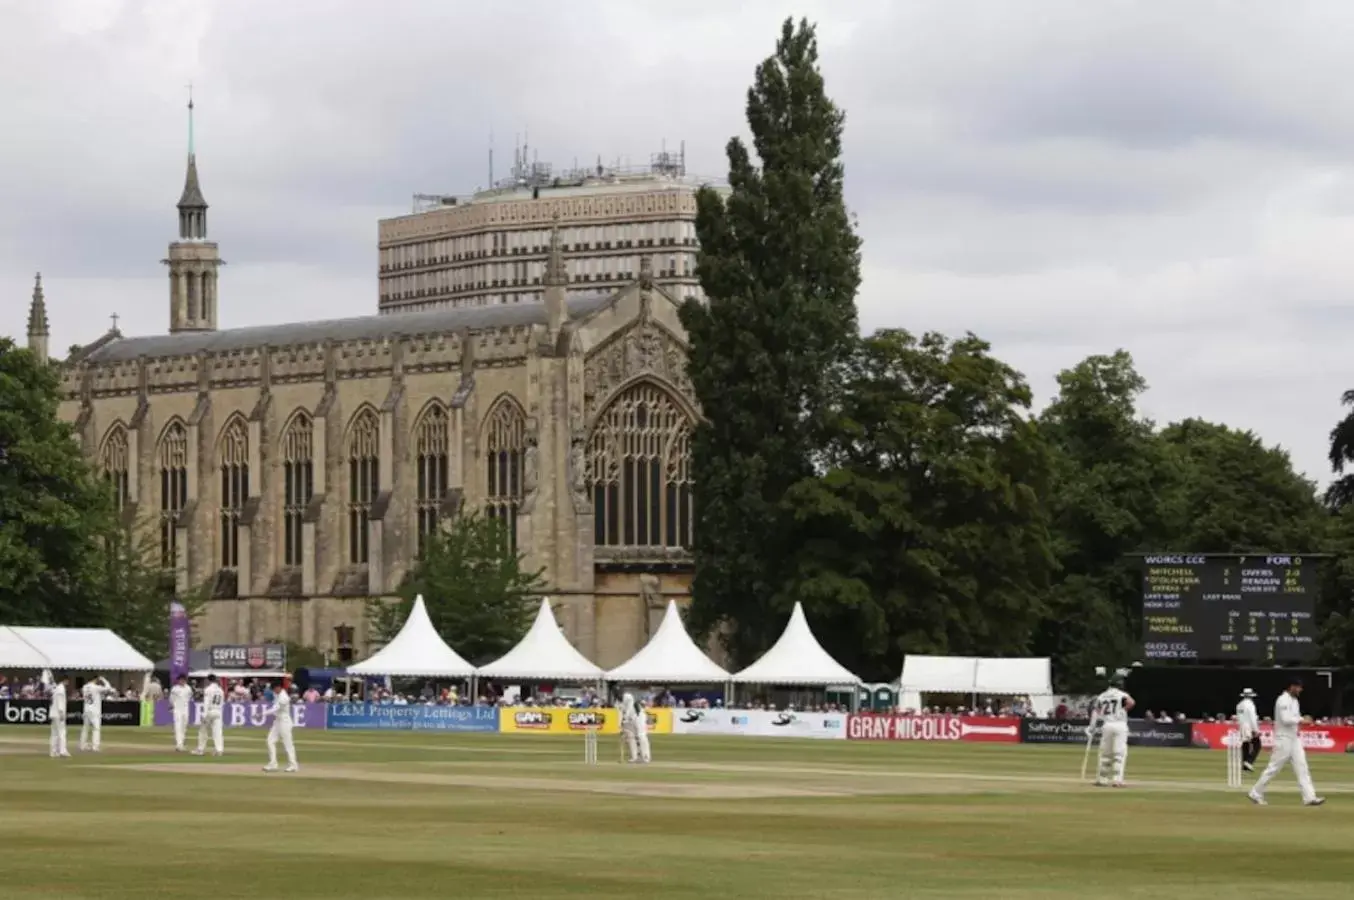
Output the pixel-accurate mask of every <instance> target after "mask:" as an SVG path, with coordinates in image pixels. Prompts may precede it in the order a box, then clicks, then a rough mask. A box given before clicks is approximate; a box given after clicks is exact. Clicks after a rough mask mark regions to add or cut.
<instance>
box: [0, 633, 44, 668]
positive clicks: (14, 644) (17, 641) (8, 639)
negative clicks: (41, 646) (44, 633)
mask: <svg viewBox="0 0 1354 900" xmlns="http://www.w3.org/2000/svg"><path fill="white" fill-rule="evenodd" d="M50 668H51V663H49V662H47V658H46V657H44V656H43V655H42V654H41V653H39V652H38V651H37V648H35V647H34V646H33V645H32V644H29V643H27V642H26V641H24V639H23V638H21V637H19V636H18V635H17V634H15V633H14V629H13V628H5V627H0V669H50Z"/></svg>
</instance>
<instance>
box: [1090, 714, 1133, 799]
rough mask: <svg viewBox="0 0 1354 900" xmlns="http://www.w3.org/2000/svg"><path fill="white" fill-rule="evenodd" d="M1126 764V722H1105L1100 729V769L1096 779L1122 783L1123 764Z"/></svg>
mask: <svg viewBox="0 0 1354 900" xmlns="http://www.w3.org/2000/svg"><path fill="white" fill-rule="evenodd" d="M1127 764H1128V723H1127V722H1106V723H1105V724H1104V725H1103V726H1101V729H1100V771H1099V773H1098V775H1097V777H1096V781H1098V782H1102V783H1103V782H1105V781H1106V780H1112V781H1113V783H1114V784H1123V783H1124V766H1125V765H1127Z"/></svg>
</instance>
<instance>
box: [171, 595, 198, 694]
mask: <svg viewBox="0 0 1354 900" xmlns="http://www.w3.org/2000/svg"><path fill="white" fill-rule="evenodd" d="M192 628H193V625H192V623H191V622H190V621H189V620H188V610H186V609H184V608H183V604H182V603H179V602H177V601H175V602H173V603H170V604H169V680H170V681H171V682H174V681H178V680H179V676H180V675H187V674H188V651H189V650H190V649H191V648H192V646H193V636H192Z"/></svg>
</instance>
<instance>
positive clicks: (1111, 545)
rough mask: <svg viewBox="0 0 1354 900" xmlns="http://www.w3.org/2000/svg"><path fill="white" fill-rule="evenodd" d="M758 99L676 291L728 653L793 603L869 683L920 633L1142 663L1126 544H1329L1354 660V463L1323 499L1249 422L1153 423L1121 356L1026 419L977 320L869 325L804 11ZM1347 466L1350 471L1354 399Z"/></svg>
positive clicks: (702, 600) (1087, 669)
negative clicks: (682, 289)
mask: <svg viewBox="0 0 1354 900" xmlns="http://www.w3.org/2000/svg"><path fill="white" fill-rule="evenodd" d="M747 116H748V124H749V126H750V131H751V135H752V146H751V148H749V147H748V146H747V145H745V144H744V142H743V141H742V140H740V139H737V138H735V139H733V140H731V141H730V142H729V144H728V149H727V153H728V159H729V170H730V171H729V182H730V191H729V192H728V193H727V195H723V196H722V195H721V194H719V193H717V192H715V191H713V190H704V191H702V192H701V193H700V195H699V197H698V215H697V222H696V231H697V237H698V242H699V245H700V253H699V257H698V267H697V274H698V276H699V277H700V279H701V284H702V287H703V288H704V291H705V294H706V297H707V298H708V299H707V302H706V303H703V304H702V303H695V302H688V303H687V304H686V305H685V306H684V308H683V310H682V320H683V323H684V325H685V327H686V329H687V331H688V334H689V337H690V341H691V353H690V361H689V373H690V376H691V380H692V384H693V386H694V388H695V391H696V394H697V397H698V399H699V401H700V405H701V408H702V410H703V412H704V415H705V418H704V420H703V421H702V422H701V423H699V425H698V427H697V428H696V432H695V435H694V445H693V472H694V478H695V481H696V493H695V496H696V505H697V506H696V525H697V528H696V539H695V540H696V545H695V548H694V552H695V564H696V574H695V582H694V585H693V602H692V606H691V611H690V618H691V622H692V625H693V627H694V628H695V629H696V630H698V631H701V632H704V633H707V634H710V633H714V634H718V635H719V636H720V638H721V640H722V641H723V643H724V644H725V646H726V648H727V650H728V651H729V654H730V656H731V657H732V662H733V664H734V665H744V664H747V663H749V662H751V661H752V660H753V659H754V658H755V657H756V656H757V655H758V654H760V653H761V652H762V651H763V650H765V649H766V648H767V647H768V646H769V645H770V644H771V642H773V641H774V640H775V638H776V636H777V634H778V632H779V630H780V628H781V627H783V624H784V621H785V618H786V614H787V613H788V611H789V609H790V608H791V607H792V605H793V604H794V603H795V602H796V601H802V602H803V604H804V606H805V609H806V611H807V612H808V613H809V615H810V617H811V618H812V620H813V622H814V628H815V632H816V633H817V634H818V636H819V638H820V639H821V640H822V642H823V644H824V646H825V647H826V648H827V649H828V650H829V651H830V652H832V654H833V655H834V656H836V657H837V658H838V659H839V660H840V661H841V662H842V663H844V664H845V665H847V666H848V667H850V668H852V669H853V670H854V671H856V672H858V673H860V674H861V675H862V676H863V677H866V678H867V679H880V680H892V679H893V678H896V677H897V673H898V672H899V670H900V666H901V663H902V659H903V656H904V654H906V653H937V654H972V655H1023V654H1034V655H1041V656H1042V655H1047V656H1050V657H1052V659H1053V661H1054V670H1055V677H1056V678H1057V680H1058V681H1059V682H1060V683H1061V685H1062V686H1063V687H1065V688H1075V687H1081V686H1085V684H1086V682H1087V681H1088V680H1089V679H1090V678H1091V677H1092V672H1093V670H1094V667H1095V666H1097V665H1105V664H1112V665H1122V664H1125V663H1127V662H1129V661H1132V660H1134V659H1137V658H1138V653H1139V650H1140V634H1141V583H1140V568H1139V567H1140V561H1137V560H1134V559H1133V555H1134V554H1142V553H1146V552H1151V551H1164V550H1179V551H1197V552H1205V553H1207V552H1218V553H1230V552H1243V553H1244V552H1258V551H1271V552H1280V551H1281V552H1295V553H1316V552H1328V553H1332V554H1334V555H1335V556H1336V561H1335V563H1334V564H1333V565H1331V566H1328V567H1327V569H1326V578H1325V584H1324V586H1323V590H1322V594H1321V597H1320V598H1319V607H1318V608H1319V615H1320V616H1321V618H1322V620H1323V623H1324V624H1323V627H1322V631H1321V650H1322V653H1323V655H1324V657H1325V659H1326V660H1327V661H1329V662H1341V661H1343V660H1345V659H1348V658H1349V655H1350V651H1351V650H1354V620H1352V619H1351V615H1352V613H1351V600H1350V598H1351V593H1352V592H1354V474H1350V475H1346V476H1345V477H1344V478H1342V479H1341V480H1340V481H1337V482H1336V484H1335V485H1334V486H1333V487H1332V488H1331V489H1330V491H1329V492H1328V495H1327V496H1326V497H1325V498H1323V497H1321V496H1319V494H1318V491H1317V488H1316V485H1315V484H1313V483H1312V482H1310V481H1308V480H1306V479H1304V478H1303V477H1302V476H1301V475H1299V474H1298V473H1296V472H1295V471H1294V470H1293V467H1292V464H1291V461H1290V459H1289V457H1288V455H1287V454H1286V453H1285V452H1283V451H1282V450H1281V449H1279V448H1277V447H1267V446H1265V445H1264V443H1263V442H1262V441H1261V440H1260V439H1259V438H1257V437H1256V436H1255V435H1254V434H1252V433H1249V432H1244V431H1238V430H1236V429H1232V428H1229V427H1227V426H1226V425H1222V424H1218V423H1213V422H1208V421H1204V420H1202V419H1189V420H1186V421H1183V422H1176V423H1173V424H1170V425H1167V426H1165V427H1162V426H1160V425H1158V424H1157V423H1154V422H1152V421H1150V420H1149V419H1147V418H1146V417H1145V416H1144V415H1143V414H1142V412H1141V411H1140V409H1139V400H1140V398H1141V396H1142V394H1143V392H1144V391H1145V390H1146V388H1147V385H1146V382H1145V381H1144V380H1143V378H1142V376H1141V375H1140V374H1139V373H1138V372H1137V370H1136V369H1135V367H1134V364H1133V359H1132V357H1131V356H1130V355H1129V354H1128V353H1127V352H1125V351H1123V350H1119V351H1116V352H1113V353H1108V354H1105V355H1096V356H1091V357H1089V358H1087V359H1085V360H1083V361H1081V362H1080V363H1078V364H1076V365H1075V366H1072V367H1071V368H1069V369H1067V370H1065V371H1063V372H1061V373H1060V374H1059V376H1058V379H1057V384H1058V393H1057V395H1056V396H1055V397H1054V398H1053V400H1052V402H1051V403H1049V405H1048V406H1047V407H1046V408H1044V409H1043V410H1042V411H1039V412H1038V413H1036V412H1035V411H1034V410H1033V408H1032V397H1031V392H1030V388H1029V385H1028V383H1027V381H1026V379H1025V377H1024V376H1023V375H1022V374H1021V373H1020V372H1018V371H1016V370H1015V369H1014V368H1012V367H1011V366H1009V365H1007V364H1006V363H1004V362H1002V361H1001V360H1000V359H999V358H997V357H996V356H994V355H993V353H992V348H991V346H990V345H989V344H988V343H987V342H986V341H984V340H982V339H981V338H980V337H978V336H976V335H974V334H971V333H970V334H964V335H961V336H957V337H955V336H947V335H943V334H937V333H926V334H921V335H917V334H913V333H911V332H909V331H906V330H903V329H896V328H890V329H882V330H879V331H876V332H874V333H873V334H868V335H861V334H860V331H859V327H858V323H857V319H856V307H855V297H856V292H857V289H858V287H859V284H860V239H859V238H858V237H857V235H856V233H855V228H854V223H853V222H852V220H851V219H850V217H849V215H848V213H847V210H846V206H845V203H844V200H843V175H844V172H843V167H842V163H841V146H842V130H843V126H844V123H845V116H844V114H843V112H842V110H841V109H840V108H838V107H837V106H836V105H835V104H834V103H833V102H832V101H831V100H830V99H829V98H828V96H827V94H826V92H825V90H824V83H823V77H822V74H821V71H820V69H819V65H818V50H817V43H816V39H815V34H814V29H813V27H812V26H810V25H809V24H808V23H807V22H800V23H798V24H797V25H796V24H795V23H794V22H793V21H789V20H787V21H786V22H785V24H784V26H783V28H782V32H781V35H780V39H779V41H778V42H777V46H776V51H775V54H774V55H773V56H771V57H770V58H769V59H767V60H766V61H765V62H763V63H762V64H761V66H759V67H758V69H757V72H756V79H755V82H754V84H753V86H752V87H751V89H750V90H749V91H748V96H747ZM754 154H755V156H754ZM1345 402H1346V403H1348V404H1350V405H1351V406H1354V391H1351V392H1350V393H1348V394H1346V395H1345ZM1331 461H1332V464H1333V465H1334V466H1335V468H1336V471H1337V474H1340V473H1343V467H1344V466H1346V465H1349V466H1351V467H1352V468H1354V412H1352V413H1351V414H1350V417H1349V418H1347V419H1346V420H1345V421H1344V422H1343V423H1341V424H1340V425H1339V426H1338V427H1337V428H1336V429H1335V431H1334V432H1333V433H1332V449H1331ZM1323 501H1324V502H1323Z"/></svg>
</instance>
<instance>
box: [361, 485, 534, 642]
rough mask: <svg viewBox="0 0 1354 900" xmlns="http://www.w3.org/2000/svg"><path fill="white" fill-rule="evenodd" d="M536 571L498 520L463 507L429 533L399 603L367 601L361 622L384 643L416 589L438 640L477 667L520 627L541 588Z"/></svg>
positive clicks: (519, 634) (524, 625) (523, 627)
mask: <svg viewBox="0 0 1354 900" xmlns="http://www.w3.org/2000/svg"><path fill="white" fill-rule="evenodd" d="M542 571H543V570H538V571H535V572H530V571H527V570H525V569H524V568H523V567H522V557H521V556H520V555H519V554H517V553H515V552H513V550H512V549H511V548H510V545H509V542H508V540H507V532H506V531H505V529H504V526H503V523H502V522H501V521H499V520H498V519H495V518H491V517H489V516H486V515H483V514H482V513H480V512H478V511H474V510H462V511H461V512H460V513H459V514H458V515H457V516H456V518H455V519H453V520H452V521H451V522H449V523H448V525H447V527H446V528H444V529H441V530H438V531H435V532H434V533H433V534H432V535H431V536H430V537H429V539H428V543H427V544H426V546H425V550H424V553H423V556H422V557H421V558H420V559H419V560H418V562H417V563H415V565H414V568H413V571H412V572H410V573H409V577H407V578H406V579H405V581H404V584H403V585H401V587H400V591H399V596H400V599H399V601H398V602H394V603H392V602H388V601H382V600H379V599H373V600H370V601H368V603H367V616H368V622H369V624H370V625H371V629H372V634H373V635H374V636H375V638H376V640H378V641H381V642H386V641H389V640H390V639H391V638H393V637H394V636H395V635H396V634H397V633H398V632H399V630H400V628H401V627H402V626H403V625H404V622H405V620H406V619H407V618H409V612H410V611H411V610H412V609H413V607H414V598H415V597H417V596H419V595H422V596H423V602H424V605H425V606H426V607H427V609H428V618H429V619H431V620H432V623H433V627H435V628H436V629H437V633H438V634H440V635H441V636H442V639H443V640H445V641H446V642H447V643H448V644H449V645H450V646H451V647H452V648H453V649H455V650H456V652H457V653H460V654H461V655H462V656H463V657H465V658H466V660H467V661H468V662H470V663H471V664H472V665H483V664H484V663H486V662H490V661H492V660H493V659H496V658H497V657H499V656H502V655H503V654H504V653H506V652H507V651H508V650H510V649H512V647H513V645H514V644H516V643H517V641H519V640H520V639H521V638H522V635H523V634H525V633H526V630H527V628H528V627H529V626H530V624H531V618H532V615H533V614H534V613H535V611H536V602H537V601H538V600H539V597H540V595H541V594H542V593H543V592H544V587H545V583H544V580H543V579H542V577H541V573H542Z"/></svg>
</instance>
